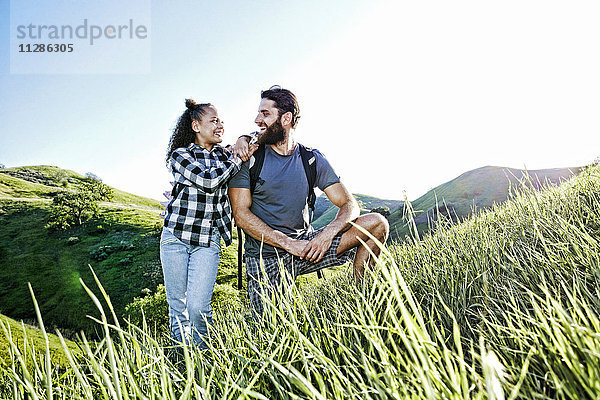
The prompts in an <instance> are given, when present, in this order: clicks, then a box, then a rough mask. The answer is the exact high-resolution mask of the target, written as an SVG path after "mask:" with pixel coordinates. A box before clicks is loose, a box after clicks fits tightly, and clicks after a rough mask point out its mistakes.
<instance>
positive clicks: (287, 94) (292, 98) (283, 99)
mask: <svg viewBox="0 0 600 400" xmlns="http://www.w3.org/2000/svg"><path fill="white" fill-rule="evenodd" d="M260 98H261V99H268V100H273V101H274V102H275V108H277V110H278V111H279V116H280V117H281V116H282V115H283V114H285V113H286V112H291V113H292V128H296V125H298V120H299V119H300V106H299V105H298V99H296V95H295V94H294V93H292V92H291V91H289V90H287V89H283V88H282V87H281V86H279V85H275V86H271V87H270V88H269V89H267V90H263V91H262V92H260Z"/></svg>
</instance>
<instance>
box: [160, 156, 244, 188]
mask: <svg viewBox="0 0 600 400" xmlns="http://www.w3.org/2000/svg"><path fill="white" fill-rule="evenodd" d="M220 164H222V165H221V166H217V167H210V168H209V167H207V166H206V160H205V159H203V158H200V159H198V160H196V159H194V157H193V156H192V155H191V154H190V153H189V152H188V151H183V152H180V151H177V150H175V151H174V152H173V155H172V156H171V166H172V168H173V170H174V171H177V172H178V173H180V174H181V175H182V176H183V177H184V178H185V179H187V180H188V181H190V182H192V183H193V184H194V185H195V186H197V187H198V188H200V189H202V190H203V191H204V192H206V193H213V192H214V191H216V190H217V189H218V188H219V187H220V186H221V185H223V184H225V183H227V181H228V180H229V178H230V177H232V176H233V175H234V174H235V173H236V172H238V171H239V169H240V166H241V165H242V160H241V159H240V158H239V157H235V158H230V159H229V160H227V161H222V162H220Z"/></svg>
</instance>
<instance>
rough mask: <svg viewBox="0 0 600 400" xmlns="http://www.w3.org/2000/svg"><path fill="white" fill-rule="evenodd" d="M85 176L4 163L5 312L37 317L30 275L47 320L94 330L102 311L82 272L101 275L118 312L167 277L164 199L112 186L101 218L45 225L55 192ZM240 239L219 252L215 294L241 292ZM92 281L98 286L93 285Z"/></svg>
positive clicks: (0, 193) (0, 274) (0, 219)
mask: <svg viewBox="0 0 600 400" xmlns="http://www.w3.org/2000/svg"><path fill="white" fill-rule="evenodd" d="M82 179H83V176H81V175H79V174H77V173H75V172H72V171H68V170H63V169H60V168H58V167H49V166H35V167H20V168H7V169H2V170H0V226H1V227H2V228H0V313H2V314H5V315H8V316H10V317H12V318H17V319H24V320H27V321H33V320H34V318H35V314H34V310H33V306H32V303H31V298H30V294H29V291H28V289H27V282H31V284H32V286H33V289H34V291H35V293H36V296H37V299H38V303H39V304H40V308H41V310H42V313H43V315H44V319H45V321H46V324H47V326H48V327H52V326H56V327H60V328H62V329H63V331H75V332H76V331H78V330H80V329H84V330H89V329H92V327H93V326H94V323H93V322H91V321H90V320H89V319H88V318H86V315H97V312H96V309H95V307H94V305H93V303H92V302H91V300H90V299H89V297H88V296H87V294H86V293H85V292H84V290H83V289H82V287H81V285H80V283H79V278H82V279H83V280H84V281H85V282H87V283H92V282H93V278H92V275H91V272H90V268H89V266H91V267H92V268H93V269H94V271H95V272H96V274H97V275H98V276H99V278H100V280H101V282H102V283H103V285H104V287H105V288H106V290H107V292H108V293H109V295H110V296H111V300H112V302H113V304H114V306H115V308H116V310H117V313H118V314H119V315H121V314H123V312H124V310H125V307H126V306H127V304H129V303H130V302H131V301H132V300H133V299H134V298H135V297H143V296H146V295H148V294H149V293H152V292H154V291H155V290H156V288H157V286H158V285H159V284H160V283H162V281H163V278H162V269H161V265H160V260H159V254H158V252H159V235H160V230H161V227H162V218H160V217H159V215H158V213H159V211H161V210H162V207H161V206H160V204H159V203H158V202H157V201H155V200H152V199H147V198H144V197H140V196H135V195H132V194H129V193H126V192H123V191H119V190H114V192H115V195H114V198H113V200H112V202H110V203H102V205H101V209H100V213H99V216H98V218H96V219H92V220H89V221H87V222H86V223H84V224H83V225H82V226H79V227H75V228H72V229H70V230H67V231H64V232H60V231H59V232H52V231H49V230H47V229H45V228H44V226H45V224H46V223H47V220H48V218H49V213H50V202H51V198H52V193H55V192H56V191H58V190H62V189H63V188H74V187H77V185H78V184H80V182H81V180H82ZM236 261H237V255H236V249H235V246H229V247H228V248H226V249H225V250H224V252H223V254H222V263H221V266H220V268H219V275H218V277H217V286H216V288H215V296H216V297H223V296H230V295H237V293H238V292H237V291H236V290H234V289H233V287H234V285H235V283H236V282H237V278H236V267H235V264H236ZM92 286H93V285H92Z"/></svg>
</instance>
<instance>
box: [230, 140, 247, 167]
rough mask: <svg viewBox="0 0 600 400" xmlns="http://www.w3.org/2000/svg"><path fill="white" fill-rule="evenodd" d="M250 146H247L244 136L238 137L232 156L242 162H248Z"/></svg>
mask: <svg viewBox="0 0 600 400" xmlns="http://www.w3.org/2000/svg"><path fill="white" fill-rule="evenodd" d="M249 151H250V146H249V145H248V138H247V137H245V136H242V137H240V138H239V139H238V140H237V141H236V142H235V145H234V146H233V151H232V154H233V156H234V157H236V156H237V157H239V158H241V159H242V161H244V162H245V161H248V159H249V158H250V155H251V154H249Z"/></svg>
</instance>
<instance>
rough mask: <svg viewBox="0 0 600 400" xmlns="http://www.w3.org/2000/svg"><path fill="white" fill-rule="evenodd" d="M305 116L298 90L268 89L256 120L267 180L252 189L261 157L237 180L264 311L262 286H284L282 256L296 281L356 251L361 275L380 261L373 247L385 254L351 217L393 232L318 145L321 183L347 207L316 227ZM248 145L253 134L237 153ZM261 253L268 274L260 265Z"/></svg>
mask: <svg viewBox="0 0 600 400" xmlns="http://www.w3.org/2000/svg"><path fill="white" fill-rule="evenodd" d="M299 118H300V108H299V106H298V101H297V99H296V96H295V95H294V94H293V93H292V92H291V91H289V90H287V89H282V88H281V87H279V86H273V87H271V88H270V89H269V90H265V91H263V92H261V102H260V106H259V109H258V115H257V116H256V119H255V121H254V122H255V123H256V124H257V125H258V126H259V128H260V132H259V134H258V138H259V139H258V141H259V143H261V144H264V145H265V153H264V163H263V166H262V169H261V170H260V175H259V179H258V181H257V183H256V186H255V188H254V192H253V193H251V190H250V187H251V185H250V172H249V171H250V167H251V165H249V164H251V163H252V161H253V159H250V161H249V162H246V163H244V164H243V165H242V168H241V170H240V172H239V173H238V174H237V175H236V176H235V177H234V178H233V179H232V180H231V181H230V183H229V198H230V201H231V205H232V208H233V215H234V218H235V221H236V224H237V225H238V226H240V227H241V228H242V229H243V230H244V232H246V245H245V258H244V260H245V262H246V276H247V280H248V295H249V298H250V302H251V305H252V306H253V308H254V309H255V310H256V311H257V312H258V313H259V314H260V313H262V301H261V296H260V293H261V291H262V290H263V289H264V288H266V289H267V293H268V292H269V291H271V290H274V289H276V288H278V287H279V285H280V284H281V279H282V277H281V274H280V267H279V262H280V261H281V262H282V263H283V266H284V267H285V269H286V271H287V273H289V276H291V278H292V279H294V278H295V277H296V276H298V275H302V274H307V273H311V272H315V271H318V270H320V269H323V268H326V267H331V266H335V265H342V264H344V263H346V262H347V261H349V260H351V258H352V256H353V255H354V275H355V278H356V279H357V280H360V279H361V278H362V276H363V273H364V269H365V266H368V267H369V266H371V265H372V264H373V263H374V261H375V260H373V259H372V257H370V252H372V253H374V254H375V255H379V253H380V249H379V247H378V245H377V243H376V242H375V241H374V240H372V239H371V238H369V237H368V235H366V234H364V233H363V232H361V231H360V230H359V229H358V228H357V227H355V226H352V225H351V224H350V221H352V222H354V223H355V224H356V225H358V226H360V227H362V228H363V229H365V230H366V231H368V232H369V233H371V235H373V236H374V237H375V238H376V239H377V241H379V242H381V243H383V242H385V240H386V239H387V236H388V233H389V225H388V222H387V220H386V219H385V218H384V217H383V216H381V215H380V214H377V213H371V214H365V215H362V216H359V207H358V204H357V203H356V200H355V199H354V197H353V196H352V195H351V194H350V192H349V191H348V189H346V186H344V184H343V183H341V182H340V179H339V177H338V176H337V175H336V174H335V172H334V171H333V168H332V167H331V165H330V164H329V162H328V161H327V160H326V159H325V157H324V156H323V155H322V154H321V153H320V152H319V151H318V150H313V154H314V156H315V162H316V170H317V176H316V186H317V187H319V189H321V190H322V191H323V192H325V194H326V195H327V197H328V198H329V200H330V201H331V202H332V203H333V204H335V205H336V206H338V207H339V211H338V214H337V216H336V217H335V219H334V220H333V221H332V222H331V223H330V224H329V225H327V226H326V227H324V228H321V229H319V230H317V231H314V230H313V229H312V227H311V226H310V224H309V218H308V214H309V213H308V204H307V193H308V180H307V176H306V173H305V170H304V165H303V162H302V158H301V155H300V150H299V146H298V143H297V142H296V138H295V129H296V126H297V125H298V119H299ZM244 145H247V139H244V138H240V140H238V144H236V150H235V151H236V152H237V153H239V154H240V155H241V156H243V155H244V154H245V150H244ZM359 238H360V239H361V240H362V241H363V242H365V243H366V245H367V246H366V247H365V246H363V245H362V243H361V242H360V240H359ZM354 253H356V254H354ZM261 259H262V262H263V264H264V272H265V273H266V276H265V274H264V273H263V272H262V270H261V267H260V262H261Z"/></svg>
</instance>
